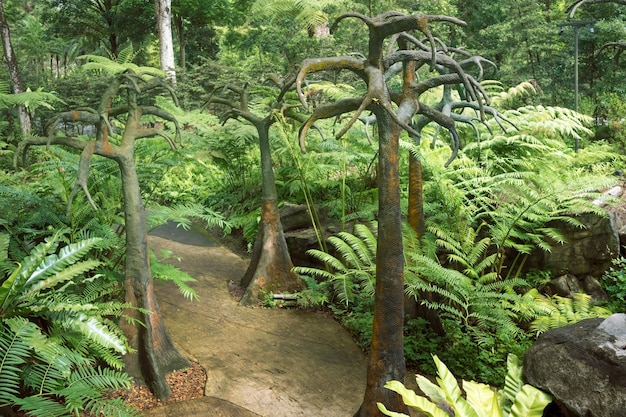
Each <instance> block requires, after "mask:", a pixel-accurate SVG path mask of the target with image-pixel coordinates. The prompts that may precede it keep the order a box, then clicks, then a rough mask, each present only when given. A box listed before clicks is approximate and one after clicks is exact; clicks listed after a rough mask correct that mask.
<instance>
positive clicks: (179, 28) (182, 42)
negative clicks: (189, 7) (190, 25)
mask: <svg viewBox="0 0 626 417" xmlns="http://www.w3.org/2000/svg"><path fill="white" fill-rule="evenodd" d="M172 22H174V26H175V27H176V33H177V34H178V49H179V50H180V51H179V53H178V56H179V60H180V61H179V62H180V68H182V70H183V71H184V70H185V67H186V66H187V55H186V51H185V47H186V45H187V39H186V38H185V23H184V22H183V18H182V17H181V16H178V15H174V16H173V17H172Z"/></svg>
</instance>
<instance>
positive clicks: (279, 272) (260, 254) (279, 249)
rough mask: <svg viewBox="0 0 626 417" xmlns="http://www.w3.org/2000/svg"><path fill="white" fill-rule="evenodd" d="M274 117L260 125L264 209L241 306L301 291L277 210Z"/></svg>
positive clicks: (245, 278)
mask: <svg viewBox="0 0 626 417" xmlns="http://www.w3.org/2000/svg"><path fill="white" fill-rule="evenodd" d="M271 123H272V121H271V118H270V117H267V118H265V119H263V120H262V121H261V122H260V123H258V125H257V131H258V133H259V147H260V151H261V176H262V189H263V191H262V193H263V196H262V199H263V202H262V207H261V222H260V224H259V231H258V234H257V237H256V240H255V242H254V248H253V252H252V260H251V261H250V265H249V266H248V270H247V271H246V273H245V275H244V276H243V278H242V279H241V285H242V286H243V287H245V288H246V291H245V293H244V295H243V297H242V299H241V301H240V304H242V305H250V304H256V303H258V302H259V297H260V296H261V292H263V291H264V292H266V293H270V292H273V293H280V292H293V291H297V290H299V289H301V282H300V280H299V279H298V276H297V275H296V274H295V273H293V272H292V271H291V269H292V268H293V263H292V262H291V257H290V255H289V248H288V247H287V242H286V241H285V235H284V233H283V226H282V223H281V222H280V213H279V210H278V195H277V192H276V182H275V179H274V170H273V168H272V158H271V151H270V142H269V128H270V126H271Z"/></svg>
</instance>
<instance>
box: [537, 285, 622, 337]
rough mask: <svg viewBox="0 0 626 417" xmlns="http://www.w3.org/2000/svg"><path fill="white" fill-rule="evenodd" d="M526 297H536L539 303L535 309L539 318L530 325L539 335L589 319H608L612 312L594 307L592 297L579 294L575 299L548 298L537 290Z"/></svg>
mask: <svg viewBox="0 0 626 417" xmlns="http://www.w3.org/2000/svg"><path fill="white" fill-rule="evenodd" d="M525 297H534V298H535V300H536V301H537V303H536V304H535V308H536V310H537V313H538V317H537V318H536V319H535V320H533V322H532V323H531V324H530V330H531V331H533V332H535V333H537V334H538V335H539V334H541V333H543V332H545V331H548V330H550V329H555V328H557V327H562V326H567V325H568V324H574V323H578V322H579V321H581V320H584V319H588V318H598V317H608V316H610V315H611V311H609V310H607V309H606V308H603V307H599V306H594V305H593V304H592V302H591V301H592V300H591V296H590V295H587V294H584V293H578V294H574V297H573V298H566V297H560V296H558V295H554V296H552V297H548V296H545V295H542V294H538V293H537V290H534V289H533V290H530V291H529V292H528V293H527V294H526V295H525Z"/></svg>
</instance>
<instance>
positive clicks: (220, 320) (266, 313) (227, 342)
mask: <svg viewBox="0 0 626 417" xmlns="http://www.w3.org/2000/svg"><path fill="white" fill-rule="evenodd" d="M181 240H182V239H181ZM149 243H150V246H151V247H152V248H153V249H155V250H156V252H157V253H158V251H159V249H167V250H170V251H172V252H173V255H174V257H176V258H178V259H179V260H174V261H171V263H172V264H174V265H176V266H178V267H179V268H180V269H182V270H184V271H186V272H187V273H189V274H190V275H191V276H193V277H194V278H196V279H197V282H195V283H193V284H192V287H193V288H194V289H195V290H196V292H197V293H198V295H199V299H198V300H194V301H191V300H188V299H185V298H184V297H183V296H182V295H181V294H180V291H179V290H178V289H177V288H176V286H175V285H174V284H173V283H171V282H166V281H165V282H164V281H161V280H156V283H155V288H156V292H157V296H158V301H159V306H160V309H161V313H162V314H163V317H164V321H165V325H166V328H167V330H168V333H169V335H170V336H171V338H172V339H173V340H174V342H175V343H176V344H177V346H178V347H179V349H180V350H181V352H182V353H184V354H185V355H187V356H189V357H190V358H192V359H194V360H197V361H198V362H199V363H200V364H201V365H202V366H203V367H204V368H205V370H206V372H207V384H206V387H205V395H206V396H207V397H205V398H216V399H221V400H225V401H227V402H229V403H233V404H235V405H236V406H237V407H240V408H243V409H245V410H248V411H249V412H250V413H252V414H250V415H258V416H265V417H299V416H302V417H305V416H306V417H314V416H324V417H346V416H351V415H353V414H354V413H355V412H356V410H357V409H358V408H359V406H360V404H361V402H362V400H363V394H364V390H365V381H366V369H367V361H366V357H365V355H364V354H363V352H362V351H361V350H360V349H359V347H358V346H357V345H356V344H355V343H354V341H353V340H352V338H351V336H350V335H349V334H348V332H347V331H346V330H345V329H344V328H343V327H341V325H340V324H339V323H337V322H336V321H335V320H334V319H333V318H332V317H329V316H326V315H323V314H322V313H318V312H306V311H302V310H297V309H286V308H285V309H280V308H275V309H265V308H261V307H242V306H239V305H238V303H237V302H236V301H235V300H234V299H233V298H232V297H231V295H230V293H229V291H228V286H227V284H228V281H230V280H234V281H238V280H239V279H240V278H241V277H242V276H243V274H244V273H245V271H246V268H247V266H248V261H247V260H245V259H243V258H241V257H239V256H238V255H236V254H234V253H232V252H231V251H230V250H228V249H226V248H225V247H223V246H199V245H190V244H185V243H182V242H180V241H175V240H170V239H165V238H162V237H159V236H150V238H149ZM194 401H195V400H194ZM204 401H206V402H204ZM204 401H203V402H200V405H198V406H196V405H195V404H194V405H189V407H190V411H189V412H188V413H187V412H186V413H185V414H180V412H177V413H176V414H157V413H163V412H166V413H169V411H167V410H168V409H169V408H170V407H183V406H182V405H180V406H178V405H176V404H173V405H172V406H168V407H162V409H161V408H160V409H157V410H154V411H153V412H149V413H146V415H147V416H159V417H161V416H168V417H169V416H174V415H176V416H178V417H192V416H193V417H196V416H197V417H200V416H203V417H204V416H207V417H212V416H218V415H223V416H224V417H227V416H230V415H231V414H214V413H213V412H214V411H215V410H213V409H211V407H212V406H210V404H211V401H212V400H204ZM179 404H181V403H179ZM203 404H204V405H203ZM197 407H200V408H202V407H206V408H207V409H206V413H205V414H202V413H200V414H198V412H200V411H197V410H198V409H197ZM233 412H236V410H235V411H233ZM232 415H237V416H243V417H245V416H248V414H232Z"/></svg>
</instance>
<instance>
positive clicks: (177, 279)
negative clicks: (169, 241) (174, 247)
mask: <svg viewBox="0 0 626 417" xmlns="http://www.w3.org/2000/svg"><path fill="white" fill-rule="evenodd" d="M171 257H172V252H171V251H165V250H162V251H161V253H160V256H157V255H156V254H155V253H154V251H150V272H151V273H152V276H153V278H158V279H161V280H165V281H172V282H173V283H174V284H175V285H176V286H177V287H178V289H179V290H180V292H181V294H183V296H184V297H186V298H189V299H190V300H197V299H198V294H197V293H196V291H195V290H194V289H193V288H191V287H190V286H189V283H191V282H196V280H195V279H194V278H193V277H192V276H191V275H189V274H187V273H186V272H184V271H181V270H180V269H178V268H176V267H175V266H174V265H171V264H169V263H166V261H167V260H171ZM178 261H180V259H179V260H178Z"/></svg>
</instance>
